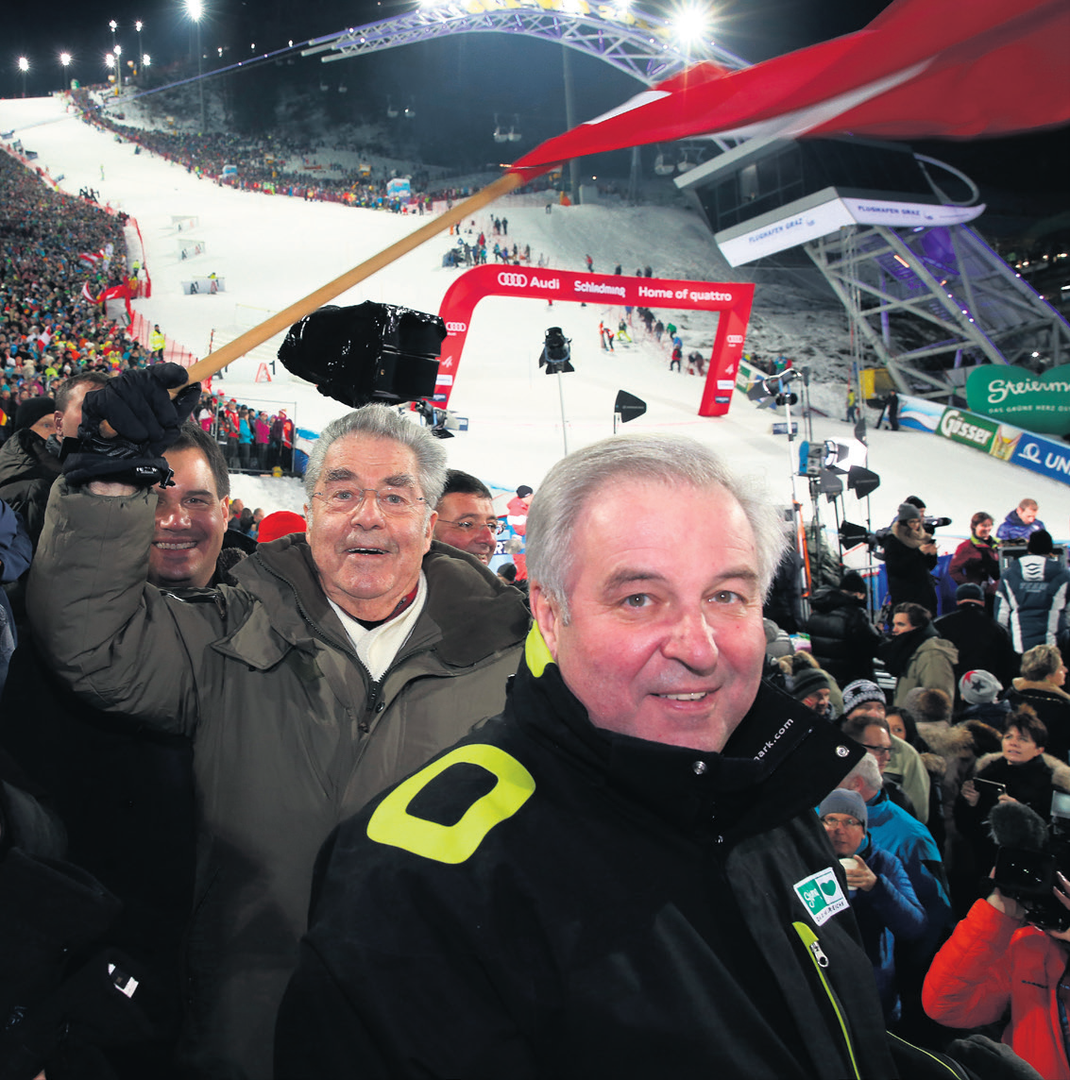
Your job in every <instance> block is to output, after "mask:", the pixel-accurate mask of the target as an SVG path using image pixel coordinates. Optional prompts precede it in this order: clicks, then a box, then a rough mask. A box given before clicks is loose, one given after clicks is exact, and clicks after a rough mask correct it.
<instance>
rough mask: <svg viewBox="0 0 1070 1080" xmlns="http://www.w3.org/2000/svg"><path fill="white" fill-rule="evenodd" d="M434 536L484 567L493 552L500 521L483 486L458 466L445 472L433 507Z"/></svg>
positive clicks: (490, 497)
mask: <svg viewBox="0 0 1070 1080" xmlns="http://www.w3.org/2000/svg"><path fill="white" fill-rule="evenodd" d="M435 512H436V513H437V514H438V518H437V520H436V521H435V539H436V540H438V541H439V542H440V543H443V544H449V545H450V546H451V547H455V548H459V549H460V550H461V551H467V552H468V554H469V555H474V556H475V557H476V558H477V559H478V560H479V561H480V562H481V563H483V564H484V566H486V565H487V564H489V563H490V559H491V556H492V555H493V554H494V548H495V541H496V538H497V536H498V533H499V532H500V531H501V527H502V523H501V521H500V520H499V519H498V515H497V514H495V513H494V499H493V496H492V495H491V493H490V491H489V490H488V488H487V487H486V485H485V484H484V483H483V482H482V481H481V480H478V479H477V478H476V477H474V476H473V475H472V474H471V473H466V472H462V471H461V470H460V469H449V470H448V471H447V472H446V486H445V488H444V489H443V491H442V497H441V498H440V499H439V500H438V504H437V505H436V506H435Z"/></svg>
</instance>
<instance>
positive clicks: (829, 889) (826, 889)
mask: <svg viewBox="0 0 1070 1080" xmlns="http://www.w3.org/2000/svg"><path fill="white" fill-rule="evenodd" d="M837 888H838V886H837V884H836V879H835V878H833V879H832V880H831V881H822V882H821V891H822V892H823V893H824V894H825V895H826V896H832V895H833V894H834V893H835V892H836V889H837Z"/></svg>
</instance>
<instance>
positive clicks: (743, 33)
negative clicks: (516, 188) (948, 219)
mask: <svg viewBox="0 0 1070 1080" xmlns="http://www.w3.org/2000/svg"><path fill="white" fill-rule="evenodd" d="M649 4H650V10H652V11H660V12H662V13H664V12H665V10H666V9H665V7H664V6H661V5H659V4H656V3H654V0H649ZM637 6H640V5H638V4H637ZM884 6H885V0H728V2H727V3H724V4H719V5H717V6H716V8H715V10H716V11H717V13H718V14H717V23H716V26H717V29H716V37H717V39H718V40H719V41H720V42H721V43H723V44H724V45H725V46H726V47H727V48H728V49H730V50H731V51H732V52H734V53H736V54H738V55H740V56H742V57H744V58H745V59H748V60H751V61H759V60H763V59H767V58H768V57H771V56H776V55H779V54H781V53H784V52H788V51H790V50H792V49H796V48H801V47H803V46H806V45H809V44H813V43H815V42H817V41H822V40H826V39H828V38H831V37H835V36H836V35H838V34H844V33H849V32H851V31H853V30H857V29H859V28H861V27H862V26H864V25H866V23H868V22H869V21H870V20H871V19H872V18H873V17H874V16H875V15H876V14H878V13H879V12H880V10H881V9H882V8H883V7H884ZM7 7H8V10H7V12H6V13H5V18H4V32H3V41H4V45H3V50H2V51H0V95H2V96H16V95H18V94H21V93H22V88H23V78H22V75H21V74H20V72H19V70H18V57H19V56H20V55H25V56H27V58H28V59H29V60H30V64H31V67H30V71H29V73H28V74H27V76H26V92H27V93H28V94H30V95H39V94H44V93H48V92H49V91H51V90H55V89H58V88H59V87H60V86H61V85H62V82H63V69H62V68H61V66H60V64H59V60H58V56H59V53H60V52H61V51H64V50H66V51H68V52H70V53H71V54H72V56H73V62H72V65H71V67H70V69H69V75H70V77H72V78H76V79H79V80H80V81H82V82H83V83H94V82H101V81H103V80H104V78H105V77H106V74H107V71H106V69H105V67H104V65H103V56H104V54H105V53H106V52H107V51H108V50H109V49H110V48H111V44H112V34H111V30H110V29H109V27H108V23H109V21H110V20H111V19H114V20H115V21H116V22H117V23H118V24H119V29H118V32H117V40H118V41H119V42H120V43H121V45H122V48H123V54H124V55H123V59H124V62H125V61H126V60H127V59H132V58H133V57H135V56H136V55H137V53H138V40H137V34H136V33H135V31H134V22H135V20H136V19H141V20H143V22H144V29H143V31H142V40H141V46H142V49H143V50H144V51H145V52H147V53H149V54H150V55H151V57H152V67H153V69H154V70H153V74H154V75H156V76H158V77H161V78H162V77H166V78H168V79H171V78H174V79H177V78H180V77H182V76H183V75H185V74H188V71H180V70H179V68H180V67H181V66H182V65H183V64H184V63H185V64H188V63H189V62H190V60H191V58H192V57H193V55H194V41H195V37H194V34H193V30H192V26H193V24H192V21H191V20H190V18H189V17H188V15H187V14H186V8H185V4H184V2H183V0H167V2H161V0H109V2H108V3H101V2H100V0H58V2H56V0H54V2H51V3H49V4H42V3H32V2H27V0H23V2H22V3H19V4H13V3H12V4H9V5H7ZM205 8H206V15H205V18H204V20H203V21H202V24H201V34H202V45H203V51H204V52H205V54H206V55H207V56H208V57H209V59H207V60H206V61H205V68H206V70H208V69H210V68H211V67H213V66H216V65H218V66H222V65H225V64H232V63H235V62H237V61H238V60H246V59H248V58H249V57H250V56H252V55H259V54H262V53H265V52H269V51H274V50H277V49H282V48H285V47H286V45H287V42H288V41H289V40H292V41H293V42H294V43H295V44H296V45H299V44H301V43H303V42H306V41H308V40H310V39H312V38H315V37H318V36H321V35H325V34H330V33H332V32H335V31H338V30H341V29H343V28H344V27H346V26H355V25H360V24H361V23H364V22H370V21H373V20H375V19H381V18H387V17H390V16H392V15H399V14H402V13H404V12H406V11H409V10H412V3H411V0H409V2H406V3H402V2H400V0H381V2H379V3H376V2H374V0H372V2H369V0H357V2H355V3H341V2H339V0H299V2H294V0H287V2H283V0H205ZM251 46H255V50H254V49H252V48H251ZM220 48H222V49H223V54H222V58H219V53H218V50H219V49H220ZM212 54H215V55H214V56H213V55H212ZM293 60H294V63H293V64H291V65H285V66H282V62H280V65H274V64H270V63H269V65H267V67H266V68H264V67H262V68H261V69H260V70H259V72H258V73H257V74H255V75H254V74H253V73H252V71H249V69H245V70H244V71H243V72H242V73H241V74H240V75H238V76H237V78H239V79H243V80H248V82H249V83H250V84H253V83H255V84H256V85H257V86H258V87H259V90H258V91H257V92H259V93H263V88H264V87H265V85H266V83H268V82H270V80H272V79H284V78H285V79H291V80H295V79H296V80H298V81H300V80H302V79H303V80H304V82H305V83H306V85H308V86H310V87H312V88H313V90H314V92H319V90H320V87H321V86H322V87H323V93H324V95H325V97H324V99H323V100H324V102H325V104H329V105H330V108H329V114H330V116H331V117H332V118H339V119H342V118H351V119H366V120H372V121H379V122H381V121H382V120H383V119H384V117H385V113H386V108H387V103H388V99H389V101H390V103H391V104H393V105H394V106H395V107H399V106H400V107H402V108H403V107H404V106H405V105H411V106H412V107H413V108H414V109H415V110H416V113H417V118H418V123H417V124H413V125H412V127H411V128H410V129H409V130H408V131H407V132H399V134H411V135H413V136H415V138H416V140H417V141H418V143H419V146H420V149H421V151H422V153H423V157H424V160H425V161H427V162H429V163H436V162H443V161H447V160H448V159H449V157H450V151H451V150H453V149H456V147H457V145H458V144H459V143H463V144H464V145H465V147H466V148H468V149H469V151H470V153H469V161H467V162H466V164H471V163H472V161H473V160H474V159H473V155H474V156H475V157H479V156H481V157H484V158H487V159H488V161H487V162H485V163H486V164H489V163H493V162H497V161H500V160H509V159H512V158H514V157H516V156H517V155H518V154H519V153H522V152H524V151H525V150H528V149H530V148H531V147H533V146H534V145H535V144H536V143H537V142H539V141H542V140H543V139H546V138H549V137H551V136H553V135H556V134H559V133H560V132H561V131H563V130H565V128H566V126H567V125H566V123H565V116H564V101H563V93H562V89H561V86H562V79H561V50H560V48H559V47H557V46H555V45H552V44H549V43H546V42H541V41H536V40H531V39H523V38H516V37H511V36H506V35H500V34H468V35H460V36H456V37H450V38H444V39H440V40H437V41H433V42H427V43H423V44H419V45H411V46H406V47H404V48H400V49H395V50H390V51H387V52H384V53H379V54H374V55H370V56H366V57H363V58H360V59H355V60H347V61H341V62H338V63H331V64H321V63H320V62H319V59H318V58H308V59H304V58H301V57H300V56H299V55H298V54H296V53H295V54H293ZM172 64H173V65H175V66H174V67H168V65H172ZM254 70H255V69H254ZM573 71H574V74H575V79H576V87H577V112H578V116H577V119H578V120H583V119H587V118H589V117H591V116H594V115H597V114H598V113H600V112H603V111H605V110H606V109H608V108H611V107H613V106H615V105H617V104H619V103H620V102H622V101H624V100H626V99H627V98H628V97H630V96H631V95H632V94H633V93H635V92H636V90H637V88H638V84H637V83H636V82H635V80H633V79H631V78H629V77H627V76H626V75H624V74H623V73H620V72H618V71H616V70H614V69H612V68H610V67H609V66H608V65H606V64H603V63H601V62H600V61H598V60H596V59H593V58H590V57H586V56H582V55H578V54H573ZM165 73H166V74H165ZM340 85H341V86H344V87H345V88H346V93H345V95H344V96H340V95H338V88H339V86H340ZM328 98H330V101H329V102H328V101H327V99H328ZM496 115H497V116H498V117H499V118H500V120H501V122H502V123H503V124H506V125H508V124H512V123H513V122H514V116H515V117H516V120H517V122H518V123H519V125H520V129H521V130H522V131H523V133H524V140H523V142H521V143H518V144H506V145H504V146H500V147H496V145H495V144H494V142H493V140H492V139H491V133H492V131H493V127H494V122H495V116H496ZM1068 145H1070V139H1068V138H1067V132H1066V130H1065V129H1064V130H1063V131H1061V132H1059V133H1057V134H1055V135H1053V134H1051V133H1041V134H1033V135H1025V136H1018V137H1015V138H1013V139H1003V140H999V141H980V142H976V143H971V144H961V143H959V144H942V145H940V144H926V145H922V144H918V145H917V146H916V147H915V148H916V149H918V150H919V151H922V152H926V153H930V154H933V155H934V156H936V157H943V158H945V159H946V160H949V161H952V162H953V163H954V164H956V165H958V166H959V167H960V168H963V169H965V171H966V172H967V173H969V174H970V175H971V176H973V177H974V178H975V179H976V180H977V181H978V182H979V183H980V184H981V185H982V191H983V194H987V193H986V192H985V191H984V188H985V186H986V185H989V186H994V187H998V188H999V189H1001V190H1006V191H1011V192H1022V193H1025V194H1027V195H1032V194H1042V193H1059V192H1062V191H1064V190H1065V177H1066V175H1067V166H1068V165H1070V161H1068ZM449 163H451V164H453V163H456V162H453V161H451V162H449ZM603 167H605V166H604V165H603ZM1041 201H1042V202H1049V201H1050V200H1041ZM1038 212H1046V211H1041V210H1039V208H1038Z"/></svg>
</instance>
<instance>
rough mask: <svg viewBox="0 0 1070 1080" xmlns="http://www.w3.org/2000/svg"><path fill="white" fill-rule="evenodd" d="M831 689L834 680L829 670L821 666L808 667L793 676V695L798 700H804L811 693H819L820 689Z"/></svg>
mask: <svg viewBox="0 0 1070 1080" xmlns="http://www.w3.org/2000/svg"><path fill="white" fill-rule="evenodd" d="M831 689H832V680H831V679H830V678H829V676H828V672H826V671H822V670H821V668H816V667H806V668H803V669H802V671H797V672H796V673H795V674H794V675H792V677H791V696H792V697H793V698H795V700H796V701H802V700H803V699H804V698H808V697H809V696H810V695H811V694H815V693H817V691H818V690H831Z"/></svg>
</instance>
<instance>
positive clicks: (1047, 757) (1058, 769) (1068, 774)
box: [974, 754, 1070, 792]
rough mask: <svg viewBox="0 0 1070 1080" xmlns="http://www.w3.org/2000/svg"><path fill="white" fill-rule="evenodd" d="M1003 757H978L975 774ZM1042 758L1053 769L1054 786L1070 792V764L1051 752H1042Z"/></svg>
mask: <svg viewBox="0 0 1070 1080" xmlns="http://www.w3.org/2000/svg"><path fill="white" fill-rule="evenodd" d="M1001 757H1003V755H1002V754H985V756H984V757H981V758H978V759H977V768H976V769H974V775H975V776H976V775H977V773H979V772H980V771H981V770H982V769H983V768H985V766H987V765H991V764H992V762H993V761H995V760H996V759H997V758H1001ZM1041 759H1042V760H1043V762H1044V764H1045V765H1047V766H1048V768H1049V769H1051V784H1052V787H1054V788H1056V789H1057V790H1059V791H1066V792H1070V765H1068V764H1067V763H1066V762H1065V761H1060V760H1059V759H1058V758H1057V757H1052V756H1051V754H1041Z"/></svg>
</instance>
